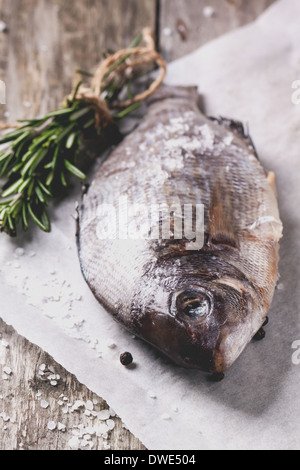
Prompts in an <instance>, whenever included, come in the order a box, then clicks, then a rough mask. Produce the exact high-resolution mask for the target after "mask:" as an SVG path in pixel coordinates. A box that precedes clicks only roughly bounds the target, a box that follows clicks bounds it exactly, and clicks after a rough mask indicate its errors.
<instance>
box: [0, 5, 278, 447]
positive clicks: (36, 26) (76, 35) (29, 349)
mask: <svg viewBox="0 0 300 470" xmlns="http://www.w3.org/2000/svg"><path fill="white" fill-rule="evenodd" d="M273 2H274V0H185V1H180V0H143V1H141V0H109V1H108V0H73V1H72V2H71V1H69V0H0V21H2V22H4V23H5V24H6V25H7V27H6V29H5V28H4V30H3V28H2V30H0V79H1V80H3V81H5V83H6V85H7V104H6V105H1V106H0V119H3V120H5V119H7V120H9V121H13V120H15V119H18V118H19V119H20V118H23V119H24V118H27V117H34V116H38V115H41V114H43V113H45V112H46V111H49V110H52V109H54V108H55V107H57V106H58V105H59V104H60V103H61V102H62V100H63V98H64V96H65V95H66V94H68V93H69V92H70V90H71V88H72V86H73V83H74V80H75V79H76V78H74V72H75V71H76V69H83V70H86V71H93V70H94V69H95V66H96V65H97V63H98V61H99V60H100V59H101V54H102V52H103V51H104V50H106V49H117V48H120V47H124V46H127V45H128V44H129V43H130V41H131V40H132V38H133V37H134V36H135V35H136V34H137V33H138V32H140V30H141V29H142V28H143V27H144V26H150V27H151V28H152V29H153V30H154V31H155V32H156V36H157V40H158V43H159V44H160V48H161V50H162V53H163V54H164V56H165V57H166V59H167V60H172V59H176V58H179V57H181V56H183V55H184V54H186V53H188V52H191V51H192V50H194V49H196V48H198V47H200V46H201V45H202V44H204V43H205V42H207V41H209V40H211V39H214V38H216V37H218V36H220V35H221V34H224V33H226V32H228V31H231V30H232V29H234V28H236V27H238V26H240V25H243V24H246V23H248V22H250V21H252V20H254V19H255V18H256V17H257V16H258V15H259V14H260V13H261V12H262V11H263V10H264V9H265V8H266V7H267V6H269V5H270V4H271V3H273ZM205 7H211V10H207V9H206V10H204V8H205ZM208 13H209V14H208ZM211 14H212V16H210V15H211ZM77 79H78V77H77ZM1 308H5V306H3V305H1V307H0V316H1ZM42 364H45V365H46V366H47V369H46V371H48V372H47V374H48V376H49V374H50V375H51V373H55V374H58V375H59V376H60V380H59V381H58V384H57V385H56V386H53V385H51V384H50V382H49V380H47V379H46V380H45V377H44V378H43V376H41V375H40V373H39V368H40V366H41V365H42ZM5 367H9V368H10V369H11V374H6V373H5V372H3V368H5ZM51 369H52V371H54V372H51ZM5 370H7V369H5ZM47 374H46V377H47ZM61 395H63V396H64V397H65V401H66V403H67V404H69V408H71V407H72V405H73V404H74V403H75V402H76V401H77V400H81V401H82V402H83V403H85V404H86V402H87V401H88V400H89V401H92V400H95V403H96V402H97V404H95V405H94V410H93V412H94V414H96V413H98V412H99V411H100V410H103V409H108V407H109V406H108V405H107V404H106V403H105V402H104V401H103V400H102V399H101V398H100V397H97V396H95V394H93V393H92V392H91V391H89V390H88V389H87V388H86V387H85V386H84V385H82V384H80V383H79V382H78V381H77V379H76V378H75V377H74V376H73V375H71V374H70V373H68V372H67V371H66V370H65V369H63V368H62V367H61V366H60V365H59V364H57V363H55V361H54V360H53V359H52V358H51V357H50V356H49V355H48V354H46V353H45V352H43V351H42V350H41V349H40V348H38V347H37V346H35V345H33V344H31V343H29V342H28V341H27V340H26V339H24V338H23V337H21V336H19V335H18V334H17V333H16V332H15V331H14V330H13V329H12V328H11V327H9V326H7V325H6V324H5V323H4V322H3V321H2V320H1V319H0V449H1V450H10V449H35V450H46V449H50V450H56V449H69V448H70V441H71V440H72V439H74V437H75V440H76V434H78V426H79V425H81V428H83V429H85V428H86V427H88V426H89V427H93V426H94V427H95V426H96V425H97V420H98V418H97V417H93V416H92V417H91V416H87V415H88V410H87V409H86V408H85V406H83V407H81V408H80V409H79V410H77V411H73V412H71V411H70V412H68V413H65V412H64V411H63V410H65V408H66V407H67V405H66V406H62V405H59V404H58V402H59V401H61V399H60V398H59V397H60V396H61ZM42 400H44V401H46V402H47V403H48V405H49V406H48V407H47V408H46V409H44V408H42V407H41V401H42ZM65 411H66V410H65ZM86 412H87V413H86ZM112 419H113V421H114V422H115V428H114V429H113V431H112V432H111V433H110V435H109V436H108V439H103V437H99V436H98V437H97V436H96V435H95V434H92V436H91V442H92V445H90V446H89V445H87V447H86V448H89V447H93V448H94V449H104V448H106V447H107V446H110V448H111V449H127V450H132V449H135V450H140V449H144V447H143V445H142V443H141V442H139V440H138V439H136V438H135V437H134V436H133V435H132V434H131V433H130V432H129V431H128V430H126V429H124V428H123V425H122V422H121V420H120V419H119V418H117V417H113V418H112ZM51 421H53V422H54V423H55V424H56V425H57V423H58V422H60V423H62V424H63V425H65V426H66V430H65V432H63V431H59V430H58V429H57V428H56V429H55V430H49V429H48V424H49V422H51ZM50 427H51V426H50ZM87 439H89V437H87ZM81 442H82V440H81ZM84 443H86V442H85V440H84Z"/></svg>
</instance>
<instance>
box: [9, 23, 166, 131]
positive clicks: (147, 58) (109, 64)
mask: <svg viewBox="0 0 300 470" xmlns="http://www.w3.org/2000/svg"><path fill="white" fill-rule="evenodd" d="M142 36H143V42H144V43H145V46H143V47H142V46H138V47H133V48H127V49H122V50H120V51H117V52H116V53H114V54H111V55H109V56H108V57H107V58H106V59H105V60H103V61H102V62H101V63H100V64H99V66H98V67H97V69H96V72H95V74H94V77H93V80H92V83H91V86H90V87H88V86H86V85H83V84H82V85H80V87H79V88H78V90H77V93H76V96H75V99H77V100H82V101H84V102H86V103H87V104H89V105H90V106H91V107H92V108H93V109H94V111H95V127H96V128H97V129H98V128H99V127H100V126H101V127H103V128H105V127H107V126H108V125H109V124H111V123H112V122H113V118H112V116H111V113H110V110H109V108H108V105H107V103H106V101H105V99H103V98H101V94H102V92H103V84H104V83H105V81H107V80H108V78H109V77H111V76H112V75H113V74H117V73H118V72H122V74H124V76H126V73H127V75H132V73H133V72H134V71H135V70H137V69H140V68H141V67H142V66H146V65H147V64H152V63H156V64H157V65H158V67H159V68H160V73H159V75H158V76H157V78H156V79H155V80H154V81H153V82H152V83H151V85H150V86H149V87H148V89H147V90H145V91H143V92H142V93H139V94H137V95H135V96H133V97H132V98H129V99H127V100H124V101H118V102H116V103H114V107H117V108H127V107H129V106H131V105H133V104H135V103H138V102H140V101H144V100H145V99H146V98H148V97H149V96H150V95H152V94H153V93H154V92H155V91H156V90H157V89H158V87H159V86H160V85H161V83H162V82H163V80H164V77H165V74H166V63H165V61H164V60H163V58H162V57H161V55H160V54H159V53H158V52H157V51H156V50H155V43H154V39H153V35H152V33H151V30H150V28H144V29H143V31H142ZM124 57H126V60H125V62H124V61H122V63H120V64H119V65H118V64H117V63H118V61H120V60H121V59H123V58H124ZM114 65H116V66H115V67H113V66H114ZM71 98H73V94H71V95H69V96H68V97H67V99H69V100H70V99H71ZM20 126H21V124H20V123H0V130H5V129H10V128H18V127H20Z"/></svg>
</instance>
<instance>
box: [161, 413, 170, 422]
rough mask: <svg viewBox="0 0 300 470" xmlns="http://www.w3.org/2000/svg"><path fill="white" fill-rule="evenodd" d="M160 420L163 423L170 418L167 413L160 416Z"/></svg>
mask: <svg viewBox="0 0 300 470" xmlns="http://www.w3.org/2000/svg"><path fill="white" fill-rule="evenodd" d="M161 419H163V420H165V421H169V420H170V419H171V416H170V415H168V413H164V414H163V415H162V416H161Z"/></svg>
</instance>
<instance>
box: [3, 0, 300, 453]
mask: <svg viewBox="0 0 300 470" xmlns="http://www.w3.org/2000/svg"><path fill="white" fill-rule="evenodd" d="M299 18H300V2H299V0H281V1H278V2H277V3H276V4H275V5H274V6H272V7H271V8H270V9H269V10H268V11H267V12H266V13H264V14H263V15H262V16H261V17H260V18H259V20H258V21H256V22H255V23H253V24H251V25H250V26H247V27H244V28H241V29H239V30H237V31H235V32H233V33H231V34H228V35H226V36H224V37H221V38H220V39H218V40H215V41H213V42H211V43H210V44H208V45H206V46H204V47H203V48H201V49H199V50H197V51H196V52H194V53H193V54H190V55H189V56H187V57H185V58H183V59H180V60H178V61H176V62H174V63H173V64H171V65H170V66H169V70H168V77H167V82H169V83H171V84H178V85H185V84H188V85H194V84H198V85H199V91H200V93H201V94H202V96H203V101H204V106H205V110H206V112H207V113H208V114H210V115H223V116H228V117H233V118H237V119H240V120H243V121H245V122H248V123H249V127H250V130H251V135H252V137H253V139H254V142H255V144H256V147H257V150H258V152H259V154H260V157H261V160H262V162H263V163H264V164H265V165H266V167H267V168H269V169H273V170H274V171H275V172H276V174H277V183H278V190H279V201H280V209H281V215H282V219H283V223H284V239H283V242H282V248H281V264H280V272H281V280H280V284H279V287H280V289H279V290H278V291H277V293H276V297H275V301H274V304H273V306H272V310H271V313H270V324H269V326H268V327H267V337H266V339H265V340H264V341H263V342H260V343H253V344H250V345H249V346H248V348H247V350H246V351H245V352H244V353H243V355H242V356H241V357H240V359H239V360H238V361H237V362H236V363H235V364H234V366H233V367H232V368H231V370H230V371H229V372H228V373H227V375H226V379H225V380H224V381H223V382H222V383H218V384H212V383H209V382H207V380H206V378H205V376H204V375H203V374H201V372H197V371H186V370H183V369H180V368H178V367H176V366H174V365H172V364H171V363H170V362H169V361H168V360H167V359H163V358H161V357H160V356H159V355H158V354H157V353H156V352H155V351H154V350H153V349H152V348H151V347H149V346H147V345H145V344H144V343H142V342H141V341H140V340H136V339H133V338H132V336H131V335H130V334H129V333H128V332H126V331H125V330H124V329H123V328H122V327H121V326H119V325H118V324H116V323H115V322H114V321H113V320H112V319H111V317H110V316H109V315H108V314H107V313H106V312H105V311H104V310H103V309H102V308H101V307H100V305H99V304H98V303H97V302H96V300H95V299H94V297H93V295H92V294H91V292H90V291H89V289H88V287H87V286H86V284H85V282H84V280H83V278H82V275H81V272H80V268H79V263H78V258H77V250H76V243H75V235H74V233H75V222H74V220H73V218H72V214H73V212H74V201H75V200H76V198H77V199H78V198H79V187H78V190H74V192H73V194H72V195H71V196H70V197H69V199H68V200H66V201H65V202H64V203H63V205H61V206H60V208H59V209H58V210H56V211H55V212H54V214H53V217H54V223H53V229H52V232H51V234H49V235H48V234H43V233H41V232H39V231H38V230H36V231H33V232H31V234H27V235H26V236H22V237H20V238H18V239H16V240H11V239H9V238H8V237H7V236H6V235H1V244H0V270H1V271H0V295H1V297H0V298H1V313H0V314H1V317H2V318H3V319H4V320H5V321H6V322H7V323H9V324H11V325H13V326H14V327H15V328H16V329H17V331H18V332H19V333H20V334H22V335H24V336H26V337H27V338H28V339H29V340H30V341H32V342H34V343H36V344H38V345H39V346H41V347H42V348H43V349H44V350H46V351H47V352H49V353H50V354H51V355H52V356H54V358H55V359H56V360H57V361H58V362H60V363H61V364H62V365H63V366H64V367H65V368H66V369H68V370H69V371H71V372H72V373H74V374H75V375H76V376H77V378H78V379H79V380H80V381H81V382H83V383H85V384H86V385H87V386H88V387H89V388H90V389H92V390H93V391H94V392H96V393H98V394H99V395H100V396H102V397H104V398H105V399H106V400H107V401H108V403H109V405H110V406H111V407H112V408H114V409H115V411H116V412H117V413H118V414H119V415H120V416H121V418H122V419H123V420H124V422H125V423H126V425H127V426H128V427H129V429H130V430H131V431H132V432H133V433H134V434H135V435H136V436H137V437H139V438H140V439H141V440H142V442H143V443H144V444H145V445H146V446H147V447H148V448H150V449H154V448H156V449H263V448H264V449H299V447H300V400H299V378H300V365H298V366H297V365H295V364H293V362H292V354H293V353H294V352H295V351H294V350H293V349H292V344H293V343H294V341H296V340H300V321H299V320H300V318H299V311H300V310H299V304H300V285H299V278H300V266H299V252H300V240H299V233H300V212H299V207H300V191H299V188H300V160H299V158H300V105H299V106H297V105H295V104H293V103H292V100H291V95H292V93H293V91H295V90H293V89H292V82H294V81H295V80H297V79H300V47H299V45H300V20H299ZM18 247H22V248H24V249H25V254H24V255H23V256H17V257H15V250H16V248H18ZM34 253H35V255H34ZM19 254H20V253H19ZM108 340H109V341H113V342H114V343H115V344H116V348H115V349H110V348H109V347H107V341H108ZM126 350H130V351H131V352H132V354H133V356H134V359H135V362H136V365H137V367H136V368H135V369H133V370H128V369H126V368H124V367H122V366H121V365H120V362H119V354H120V353H121V352H123V351H126ZM150 391H151V392H152V394H155V395H156V396H157V398H156V399H154V398H151V397H150V394H149V392H150ZM176 408H177V409H178V410H177V411H174V410H176ZM166 414H167V415H169V419H163V418H166V416H164V415H166Z"/></svg>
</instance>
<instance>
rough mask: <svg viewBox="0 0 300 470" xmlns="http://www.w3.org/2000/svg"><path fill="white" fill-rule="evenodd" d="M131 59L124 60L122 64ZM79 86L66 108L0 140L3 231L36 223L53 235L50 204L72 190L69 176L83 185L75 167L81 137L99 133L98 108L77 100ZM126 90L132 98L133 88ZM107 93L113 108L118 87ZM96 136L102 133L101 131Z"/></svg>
mask: <svg viewBox="0 0 300 470" xmlns="http://www.w3.org/2000/svg"><path fill="white" fill-rule="evenodd" d="M141 39H142V37H141V35H139V36H138V37H137V38H136V39H135V40H134V41H133V42H132V44H131V45H130V47H135V46H136V45H138V44H139V42H140V41H141ZM127 57H128V55H126V56H124V58H122V59H120V60H119V61H118V65H120V63H122V62H124V61H125V60H126V58H127ZM108 72H109V73H110V72H111V71H110V70H109V71H108ZM80 73H81V74H84V72H82V71H80ZM107 76H108V74H106V75H105V78H106V77H107ZM80 84H81V82H79V84H78V86H77V88H76V90H75V92H74V95H73V98H72V99H69V100H67V103H66V105H65V106H64V107H62V108H61V109H58V110H55V111H53V112H50V113H48V114H46V115H45V116H44V117H43V118H41V119H32V120H25V121H19V122H20V123H22V124H23V125H22V126H21V127H20V128H18V129H17V130H15V131H13V132H10V133H8V134H5V135H4V137H3V138H2V139H0V145H1V146H2V145H4V144H6V146H5V149H4V150H2V152H0V178H5V182H4V184H3V186H2V193H1V199H0V231H5V232H7V233H8V234H9V235H11V236H15V235H16V233H17V226H18V224H19V223H20V222H21V223H22V226H23V229H24V230H27V229H28V228H29V223H30V220H33V221H34V222H35V223H36V224H37V225H38V227H39V228H41V229H42V230H44V231H45V232H49V231H50V228H51V225H50V220H49V216H48V213H47V206H48V203H49V199H50V198H52V197H54V196H55V195H58V194H59V193H60V191H61V190H62V189H63V188H67V187H68V186H69V182H68V176H69V175H73V176H75V177H76V178H79V179H81V180H85V178H86V176H85V174H84V173H83V172H82V171H81V170H80V169H79V168H78V166H77V157H78V153H79V148H80V146H81V143H82V137H83V135H85V133H91V132H92V133H95V132H96V130H95V111H94V109H93V108H92V107H91V106H90V105H89V104H87V103H86V102H84V101H83V100H78V99H76V96H77V91H78V88H79V86H80ZM127 88H128V96H129V93H130V92H129V90H130V86H128V87H127ZM104 91H105V92H106V96H105V99H106V102H107V104H108V105H109V104H110V103H112V102H113V101H114V100H115V99H116V97H117V96H118V94H119V93H120V91H121V89H120V84H119V85H118V84H117V83H114V81H113V80H110V81H109V83H107V84H105V87H104ZM138 106H139V104H134V105H132V106H129V107H128V108H127V109H124V110H122V111H121V112H119V113H118V114H115V115H114V116H113V118H114V119H115V120H118V119H121V118H123V117H124V116H126V115H127V114H128V113H130V112H131V111H133V110H134V109H136V108H137V107H138ZM97 132H98V134H101V133H102V132H103V129H101V128H100V129H97Z"/></svg>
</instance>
